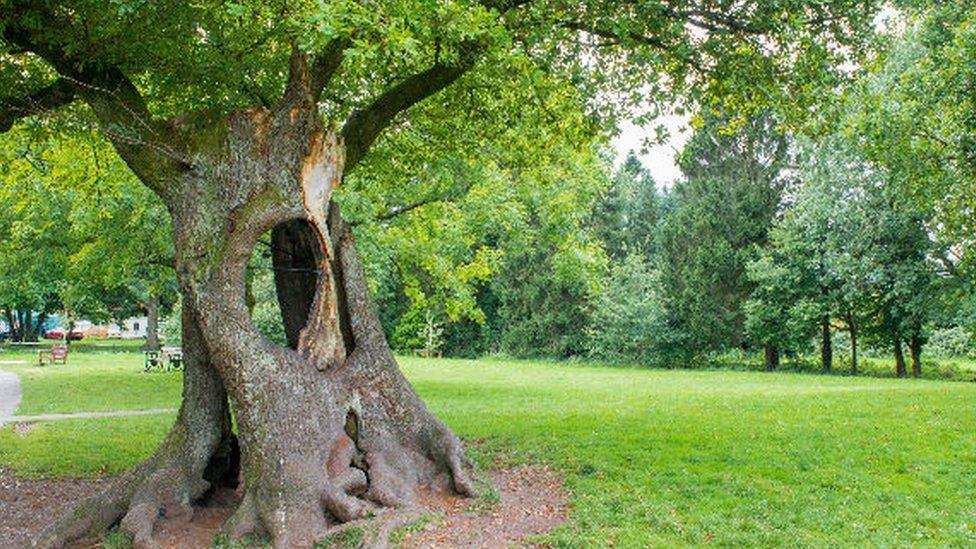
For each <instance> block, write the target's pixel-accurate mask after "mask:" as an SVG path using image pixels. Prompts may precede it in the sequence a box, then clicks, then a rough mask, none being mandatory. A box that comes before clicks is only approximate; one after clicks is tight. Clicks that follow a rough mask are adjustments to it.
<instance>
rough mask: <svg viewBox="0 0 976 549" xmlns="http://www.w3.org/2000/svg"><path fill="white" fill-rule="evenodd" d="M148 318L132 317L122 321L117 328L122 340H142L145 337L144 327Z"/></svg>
mask: <svg viewBox="0 0 976 549" xmlns="http://www.w3.org/2000/svg"><path fill="white" fill-rule="evenodd" d="M148 324H149V318H148V317H145V316H134V317H131V318H127V319H125V320H123V321H122V326H119V335H118V337H121V338H122V339H144V338H145V337H146V326H147V325H148Z"/></svg>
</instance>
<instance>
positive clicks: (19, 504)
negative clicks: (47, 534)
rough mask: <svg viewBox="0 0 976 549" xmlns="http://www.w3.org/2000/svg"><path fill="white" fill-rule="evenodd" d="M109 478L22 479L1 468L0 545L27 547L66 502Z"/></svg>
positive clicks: (77, 497)
mask: <svg viewBox="0 0 976 549" xmlns="http://www.w3.org/2000/svg"><path fill="white" fill-rule="evenodd" d="M108 480H109V479H103V480H73V479H58V480H44V479H25V478H18V477H16V476H14V475H13V474H11V473H10V471H7V470H4V469H0V547H4V548H7V547H10V548H14V547H28V546H30V540H31V535H32V534H34V533H36V532H39V531H40V530H41V529H42V528H43V527H44V525H46V524H47V523H49V522H50V521H51V520H53V519H54V518H55V517H57V516H58V513H60V512H61V508H62V506H63V505H64V504H65V502H73V501H77V500H79V499H81V498H84V497H85V496H88V495H90V494H93V493H95V492H96V491H97V490H98V489H99V488H100V487H102V486H104V485H105V483H106V482H108Z"/></svg>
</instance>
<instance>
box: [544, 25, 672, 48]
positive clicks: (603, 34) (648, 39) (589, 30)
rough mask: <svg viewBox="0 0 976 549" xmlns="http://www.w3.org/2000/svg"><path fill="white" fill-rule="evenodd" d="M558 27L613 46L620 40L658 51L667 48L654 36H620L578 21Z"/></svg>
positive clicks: (636, 34)
mask: <svg viewBox="0 0 976 549" xmlns="http://www.w3.org/2000/svg"><path fill="white" fill-rule="evenodd" d="M559 26H560V27H562V28H564V29H568V30H574V31H579V32H585V33H586V34H592V35H593V36H598V37H600V38H606V39H607V40H611V41H612V42H613V43H614V44H617V43H620V41H621V40H631V41H633V42H636V43H638V44H643V45H645V46H651V47H654V48H660V49H664V48H667V44H665V43H664V42H662V41H661V39H659V38H657V37H656V36H647V35H643V34H639V33H636V32H627V33H625V34H624V35H622V36H621V35H619V34H617V33H615V32H611V31H608V30H605V29H601V28H598V27H596V26H593V25H587V24H585V23H581V22H578V21H562V22H560V23H559Z"/></svg>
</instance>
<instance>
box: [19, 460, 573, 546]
mask: <svg viewBox="0 0 976 549" xmlns="http://www.w3.org/2000/svg"><path fill="white" fill-rule="evenodd" d="M489 477H490V478H491V482H492V487H493V493H491V494H485V495H483V496H482V497H481V498H478V499H475V500H472V499H467V498H462V497H457V496H447V495H436V494H424V495H423V496H422V497H421V501H420V503H421V505H422V507H423V508H424V509H425V510H426V514H425V515H424V516H425V518H424V519H422V520H421V521H420V522H418V523H416V524H414V525H411V526H407V527H405V528H404V529H403V530H402V531H400V532H397V533H396V534H395V538H396V539H395V540H393V541H395V542H396V543H394V544H393V545H399V546H400V547H438V548H442V547H446V548H451V547H484V548H502V547H511V546H525V545H531V538H532V537H534V536H540V535H544V534H546V533H548V532H549V531H551V530H552V529H553V528H555V527H556V526H559V525H560V524H562V523H563V522H564V521H565V520H566V517H567V511H568V499H567V495H566V492H565V490H564V489H563V483H562V479H561V478H559V476H558V475H556V474H555V473H554V472H553V471H551V470H550V469H549V468H548V467H545V466H520V467H513V468H509V469H503V470H497V471H491V472H489ZM107 481H108V480H107V479H106V480H94V481H93V480H70V479H69V480H38V479H23V478H17V477H15V476H13V475H12V474H10V473H9V472H8V471H4V470H2V469H0V509H2V510H3V512H2V513H0V547H25V546H28V545H30V539H31V537H32V536H33V535H35V534H36V533H37V532H39V531H40V530H41V529H42V528H43V527H44V525H46V524H47V523H48V522H49V521H51V520H52V519H53V518H55V517H57V516H58V514H59V513H60V512H61V510H62V506H63V505H65V504H66V502H74V501H77V500H79V499H81V498H83V497H85V496H88V495H91V494H93V493H95V492H96V491H97V490H99V489H100V488H102V487H104V486H105V483H106V482H107ZM238 501H239V496H238V494H236V493H235V492H233V491H229V490H227V491H222V492H218V493H217V494H215V495H214V496H213V497H211V498H209V499H208V500H207V502H206V505H204V506H201V507H197V508H196V509H194V512H193V515H192V516H171V517H163V518H162V519H161V520H160V521H159V522H158V523H157V526H156V531H155V536H154V537H155V538H156V540H157V542H158V543H159V544H160V546H161V547H162V548H164V549H197V548H200V549H203V548H209V547H211V546H212V544H213V537H214V535H216V534H217V532H218V531H219V529H220V526H221V525H222V524H223V522H224V520H226V519H227V517H228V516H230V514H231V513H232V512H233V511H234V509H235V508H236V506H237V503H238ZM96 545H97V544H93V543H87V544H80V545H76V547H93V546H96Z"/></svg>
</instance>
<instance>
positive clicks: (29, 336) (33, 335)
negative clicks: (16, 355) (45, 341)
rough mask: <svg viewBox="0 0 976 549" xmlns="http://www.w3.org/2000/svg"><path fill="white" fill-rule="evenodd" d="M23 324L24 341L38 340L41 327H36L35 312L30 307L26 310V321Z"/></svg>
mask: <svg viewBox="0 0 976 549" xmlns="http://www.w3.org/2000/svg"><path fill="white" fill-rule="evenodd" d="M22 324H23V330H24V341H37V332H38V331H40V329H41V327H40V326H38V327H37V330H35V329H34V313H33V312H32V311H31V310H30V309H27V310H26V311H24V321H23V322H22Z"/></svg>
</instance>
